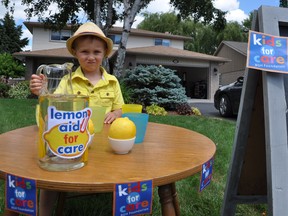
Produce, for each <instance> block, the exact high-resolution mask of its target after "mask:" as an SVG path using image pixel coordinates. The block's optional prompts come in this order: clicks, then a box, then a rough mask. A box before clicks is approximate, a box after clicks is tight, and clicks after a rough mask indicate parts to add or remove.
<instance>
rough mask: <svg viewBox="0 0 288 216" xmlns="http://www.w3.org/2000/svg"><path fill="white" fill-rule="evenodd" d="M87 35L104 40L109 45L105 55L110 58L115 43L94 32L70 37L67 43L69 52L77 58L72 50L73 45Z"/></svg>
mask: <svg viewBox="0 0 288 216" xmlns="http://www.w3.org/2000/svg"><path fill="white" fill-rule="evenodd" d="M85 35H92V36H95V37H98V38H100V39H102V40H103V41H104V42H105V43H106V45H107V50H106V54H105V57H108V56H109V55H110V54H111V52H112V50H113V42H112V40H111V39H110V38H108V37H103V36H102V35H100V34H97V33H94V32H83V33H81V34H78V35H75V36H72V37H70V38H69V39H68V40H67V41H66V47H67V49H68V51H69V52H70V53H71V55H73V56H75V53H74V52H73V48H72V45H73V42H74V41H75V40H76V39H77V38H79V37H82V36H85Z"/></svg>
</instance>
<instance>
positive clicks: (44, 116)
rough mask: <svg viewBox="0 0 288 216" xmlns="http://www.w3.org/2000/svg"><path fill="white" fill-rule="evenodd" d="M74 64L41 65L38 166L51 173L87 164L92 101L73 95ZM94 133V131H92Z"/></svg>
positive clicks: (38, 70) (90, 136)
mask: <svg viewBox="0 0 288 216" xmlns="http://www.w3.org/2000/svg"><path fill="white" fill-rule="evenodd" d="M72 67H73V64H72V63H65V64H63V65H60V64H52V65H41V66H39V67H38V69H37V72H36V73H37V74H38V75H41V76H42V77H43V85H42V89H41V90H40V95H39V112H38V113H39V114H38V124H39V136H38V164H39V166H40V167H41V168H43V169H45V170H50V171H69V170H74V169H78V168H81V167H83V166H84V165H85V164H86V163H87V161H88V148H87V147H88V144H89V142H91V140H92V138H93V136H92V134H91V132H89V130H88V129H89V127H88V124H89V119H90V117H91V115H92V111H91V109H90V108H89V107H88V104H89V97H88V96H80V95H75V94H73V88H72V84H71V73H72ZM90 131H91V130H90Z"/></svg>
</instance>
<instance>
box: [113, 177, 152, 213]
mask: <svg viewBox="0 0 288 216" xmlns="http://www.w3.org/2000/svg"><path fill="white" fill-rule="evenodd" d="M152 195H153V183H152V180H149V181H142V182H129V183H123V184H116V185H115V190H114V207H113V212H114V216H125V215H129V216H130V215H139V214H151V211H152Z"/></svg>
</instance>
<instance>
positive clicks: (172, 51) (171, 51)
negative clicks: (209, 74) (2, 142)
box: [13, 46, 230, 62]
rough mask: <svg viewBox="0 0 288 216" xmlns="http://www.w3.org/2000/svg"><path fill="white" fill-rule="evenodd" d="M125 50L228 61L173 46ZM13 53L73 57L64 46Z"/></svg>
mask: <svg viewBox="0 0 288 216" xmlns="http://www.w3.org/2000/svg"><path fill="white" fill-rule="evenodd" d="M126 51H127V53H128V54H135V55H150V56H151V55H153V56H164V57H177V58H188V59H199V60H206V61H215V62H229V61H230V60H229V59H227V58H223V57H217V56H212V55H206V54H202V53H197V52H192V51H188V50H182V49H177V48H173V47H165V46H150V47H139V48H130V49H127V50H126ZM114 53H115V50H114V51H113V52H112V54H111V55H110V56H113V55H114ZM13 55H14V56H15V57H16V58H18V59H22V58H24V57H50V58H51V57H52V58H53V57H54V58H59V57H61V58H71V57H73V56H72V55H71V54H70V53H69V52H68V50H67V49H66V48H57V49H47V50H36V51H25V52H17V53H14V54H13Z"/></svg>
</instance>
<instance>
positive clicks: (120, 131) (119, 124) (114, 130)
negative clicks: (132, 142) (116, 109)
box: [109, 117, 136, 139]
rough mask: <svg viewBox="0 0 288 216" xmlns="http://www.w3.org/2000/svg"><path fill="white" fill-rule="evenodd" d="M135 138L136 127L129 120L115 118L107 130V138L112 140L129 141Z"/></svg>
mask: <svg viewBox="0 0 288 216" xmlns="http://www.w3.org/2000/svg"><path fill="white" fill-rule="evenodd" d="M135 136H136V126H135V124H134V122H133V121H131V120H130V119H129V118H127V117H124V118H117V119H115V121H114V122H112V124H111V126H110V129H109V137H111V138H114V139H131V138H133V137H135Z"/></svg>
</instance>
